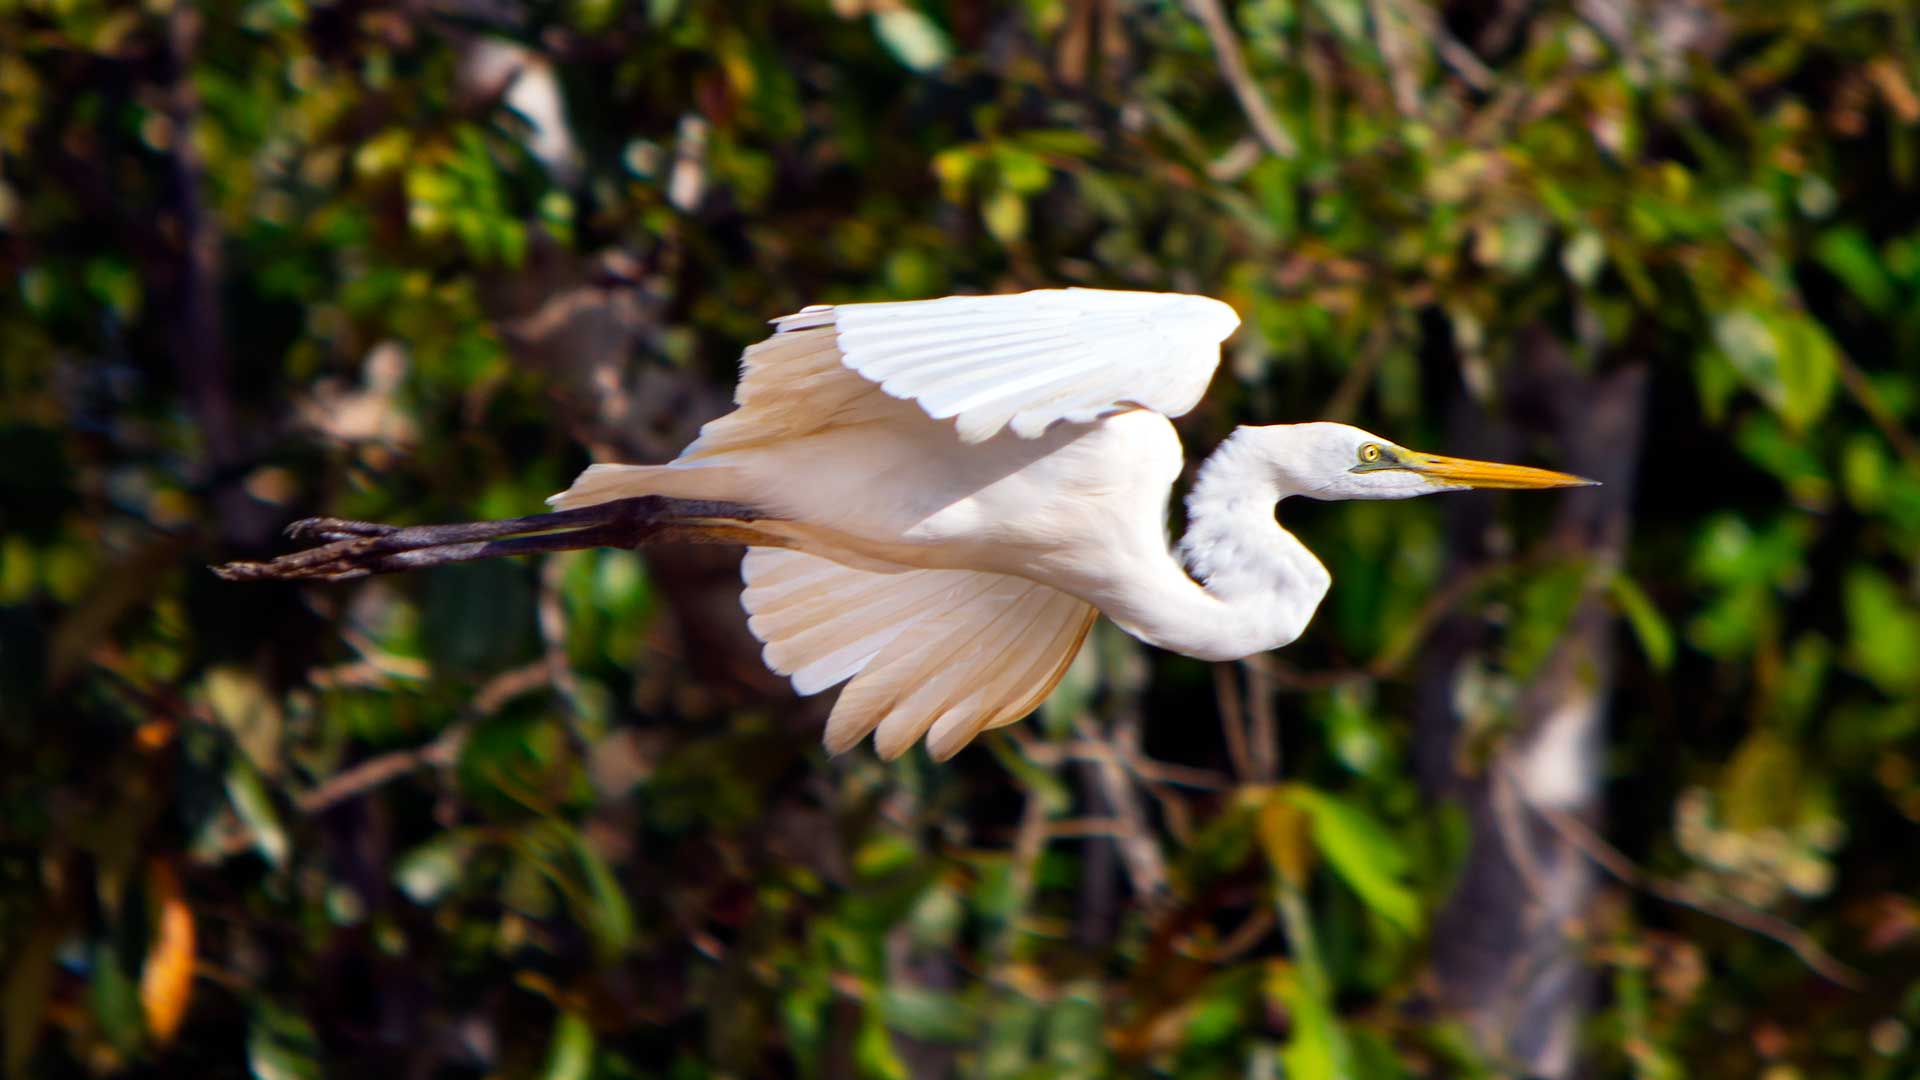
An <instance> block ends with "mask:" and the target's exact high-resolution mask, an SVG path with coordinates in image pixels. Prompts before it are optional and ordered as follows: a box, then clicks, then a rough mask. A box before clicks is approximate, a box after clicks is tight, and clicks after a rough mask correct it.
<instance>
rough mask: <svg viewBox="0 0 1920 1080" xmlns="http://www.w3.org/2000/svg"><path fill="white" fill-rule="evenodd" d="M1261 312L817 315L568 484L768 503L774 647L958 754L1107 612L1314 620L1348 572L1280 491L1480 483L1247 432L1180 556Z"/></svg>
mask: <svg viewBox="0 0 1920 1080" xmlns="http://www.w3.org/2000/svg"><path fill="white" fill-rule="evenodd" d="M1237 321H1238V320H1237V318H1236V317H1235V316H1234V315H1233V313H1232V311H1231V309H1229V308H1227V307H1226V306H1225V305H1224V304H1220V303H1218V302H1217V301H1213V300H1207V299H1205V298H1201V297H1188V296H1178V295H1170V294H1152V293H1109V292H1096V291H1092V290H1081V289H1074V290H1052V291H1047V292H1036V293H1024V294H1019V295H1015V296H996V297H949V298H947V299H944V300H933V301H921V302H913V303H899V304H871V305H847V306H842V307H838V308H817V309H808V310H807V311H804V312H801V313H800V314H798V315H793V316H788V317H787V318H785V319H781V320H778V321H777V325H778V331H777V332H776V333H775V334H774V336H773V337H771V338H769V339H767V340H766V341H764V342H761V343H760V344H758V345H755V346H753V347H752V348H750V349H748V350H747V355H746V358H745V371H744V373H743V376H742V379H741V383H740V388H739V392H738V394H737V396H736V400H737V401H738V403H739V406H740V407H739V408H738V409H737V410H735V411H734V412H732V413H730V414H728V415H726V416H724V417H721V418H720V419H718V420H715V421H713V422H711V423H709V424H708V425H706V427H705V428H703V429H702V431H701V435H700V438H699V439H698V440H697V441H695V442H694V444H693V445H692V446H689V447H688V448H687V449H686V451H684V452H683V453H682V454H681V456H680V457H679V458H678V459H676V460H675V461H674V462H672V463H670V464H668V465H664V466H594V467H593V468H591V469H589V470H587V472H585V473H584V474H582V475H581V477H580V478H579V479H578V480H577V481H575V483H574V486H573V487H572V488H570V489H569V490H567V491H566V492H564V493H562V494H561V495H558V496H555V497H554V499H553V500H551V501H553V502H554V503H555V504H556V505H559V506H561V507H575V506H584V505H591V504H593V503H597V502H605V501H608V500H612V499H619V498H626V497H630V496H634V495H648V494H655V495H667V496H674V497H680V498H692V499H709V500H721V501H727V502H736V503H744V504H747V505H749V506H751V507H753V508H754V509H755V510H756V512H757V513H758V514H760V515H763V517H762V519H760V520H756V521H754V522H752V523H751V524H750V525H748V526H747V528H748V529H749V530H750V531H751V532H752V533H753V534H754V535H756V536H757V537H759V538H760V539H762V540H763V541H765V546H755V547H753V548H751V549H750V551H749V553H748V555H747V558H746V560H745V562H744V564H743V576H744V578H745V581H746V589H745V590H744V592H743V600H744V602H745V604H746V607H747V609H748V611H749V613H750V616H751V618H750V620H749V626H750V627H751V628H752V629H753V630H754V632H755V633H756V634H757V635H759V636H760V638H761V639H762V640H763V641H765V642H766V652H765V655H766V659H767V662H768V664H769V665H770V666H771V667H773V668H774V669H775V670H777V671H780V672H782V673H783V674H788V675H791V676H792V677H793V680H794V685H795V687H796V689H798V690H799V691H800V692H801V693H813V692H816V691H818V690H822V689H825V688H826V687H829V686H832V685H834V684H836V683H839V682H841V681H844V680H847V679H852V683H851V684H850V685H849V686H848V687H847V689H846V690H845V691H844V692H843V693H842V696H841V699H840V701H839V702H838V703H837V704H836V705H835V708H834V713H833V716H832V718H831V719H830V720H829V722H828V729H827V736H826V739H827V743H828V746H829V747H830V748H832V749H834V750H836V751H838V750H842V749H845V748H847V747H848V746H851V745H853V744H854V743H856V742H858V741H859V740H860V739H861V738H863V737H864V736H865V735H866V734H867V733H868V732H877V734H876V743H877V744H878V746H879V749H880V751H881V753H882V754H883V755H886V756H889V757H890V756H893V755H896V754H899V753H901V752H903V751H904V750H905V749H906V748H907V747H908V746H910V745H911V744H912V743H913V742H914V741H916V740H918V739H919V738H921V737H922V736H923V735H925V736H927V738H928V742H929V748H930V750H931V751H932V752H933V753H934V754H935V756H936V757H945V756H947V755H950V754H952V753H953V752H954V751H956V750H958V749H959V748H960V747H961V746H963V745H965V744H966V742H968V741H969V740H971V739H972V738H973V737H975V736H976V735H977V734H978V733H979V732H980V731H982V730H985V729H986V728H989V727H993V726H997V725H999V724H1004V723H1011V722H1012V721H1014V720H1018V719H1020V718H1021V717H1022V716H1024V715H1025V714H1026V713H1027V712H1029V711H1030V710H1031V709H1032V708H1033V706H1034V705H1036V704H1038V703H1039V701H1040V700H1041V699H1043V698H1044V697H1045V696H1046V694H1047V693H1049V692H1050V691H1051V690H1052V688H1053V686H1054V684H1055V683H1056V682H1057V681H1058V680H1059V678H1060V676H1061V674H1063V673H1064V672H1065V670H1066V666H1067V664H1068V663H1069V662H1071V660H1072V658H1073V655H1074V654H1075V653H1076V652H1077V651H1078V649H1079V646H1080V643H1081V641H1082V640H1083V639H1084V637H1085V634H1086V632H1087V629H1088V628H1089V626H1090V625H1091V623H1092V620H1093V617H1094V614H1095V612H1096V610H1097V611H1099V612H1104V613H1106V614H1107V615H1108V616H1109V617H1110V618H1112V619H1113V620H1114V621H1115V622H1116V623H1118V624H1119V625H1120V626H1121V627H1122V628H1124V629H1125V630H1127V631H1128V632H1129V633H1132V634H1134V635H1135V636H1136V637H1139V638H1141V639H1142V640H1144V641H1147V642H1150V643H1152V644H1155V645H1159V646H1161V647H1164V648H1168V649H1172V650H1175V651H1178V652H1181V653H1185V654H1187V655H1190V656H1196V657H1199V658H1201V659H1207V660H1225V659H1234V658H1237V657H1241V656H1246V655H1250V654H1252V653H1255V652H1261V651H1265V650H1267V649H1272V648H1277V647H1279V646H1281V645H1285V644H1287V643H1288V642H1290V641H1292V640H1294V639H1295V638H1296V637H1298V636H1299V634H1300V633H1301V631H1302V630H1303V629H1304V628H1305V627H1306V625H1307V622H1308V620H1309V619H1311V618H1312V616H1313V613H1314V610H1315V609H1316V608H1317V607H1318V605H1319V603H1320V600H1321V598H1322V597H1323V596H1324V595H1325V594H1326V590H1327V587H1328V585H1329V583H1330V579H1329V577H1328V575H1327V572H1326V570H1325V568H1324V567H1322V566H1321V564H1320V563H1319V561H1318V560H1317V559H1315V558H1314V556H1313V555H1312V553H1311V552H1309V551H1307V550H1306V548H1305V547H1304V546H1302V545H1301V544H1300V543H1299V541H1297V540H1296V539H1294V537H1293V536H1292V535H1291V534H1289V533H1287V532H1285V531H1284V530H1283V529H1281V528H1280V527H1279V525H1278V524H1277V523H1276V522H1275V520H1274V506H1275V504H1276V503H1277V502H1278V501H1279V500H1281V499H1283V498H1285V497H1287V496H1289V495H1309V496H1313V497H1317V498H1404V497H1407V496H1410V495H1418V494H1425V493H1427V492H1431V491H1439V490H1448V489H1451V488H1456V487H1460V486H1465V485H1464V484H1462V483H1456V482H1449V481H1448V480H1446V479H1444V478H1442V477H1440V476H1436V475H1431V474H1428V473H1426V472H1424V471H1422V470H1423V469H1424V464H1423V462H1446V461H1448V459H1431V458H1426V456H1424V455H1413V454H1412V452H1410V451H1402V450H1400V449H1399V448H1397V447H1393V445H1392V444H1391V443H1386V442H1385V441H1384V440H1380V439H1378V438H1377V437H1376V436H1372V435H1369V434H1367V433H1366V432H1364V431H1361V430H1359V429H1357V428H1351V427H1347V426H1345V425H1341V424H1301V425H1282V426H1275V427H1264V428H1241V429H1238V430H1237V431H1236V432H1235V433H1234V435H1233V437H1232V438H1230V439H1229V440H1228V441H1227V442H1225V443H1223V444H1222V446H1221V447H1220V448H1219V450H1218V451H1216V453H1215V454H1214V455H1213V456H1212V457H1210V458H1209V459H1208V460H1207V462H1206V463H1205V465H1203V467H1202V469H1201V471H1200V474H1199V476H1198V478H1197V479H1196V482H1195V484H1194V488H1193V492H1192V494H1191V496H1190V497H1189V500H1188V510H1189V515H1188V516H1189V528H1188V532H1187V534H1186V536H1185V537H1183V539H1182V541H1181V544H1180V549H1179V553H1178V554H1179V556H1180V557H1179V558H1178V559H1177V558H1176V557H1175V554H1174V553H1173V552H1170V551H1169V550H1168V546H1167V532H1166V520H1167V499H1168V496H1169V493H1170V490H1171V487H1172V485H1173V483H1174V481H1175V480H1176V479H1177V478H1178V477H1179V475H1180V472H1181V467H1182V453H1181V448H1180V441H1179V438H1178V437H1177V436H1176V434H1175V433H1174V430H1173V426H1172V424H1170V423H1169V422H1168V420H1167V416H1168V415H1178V414H1179V413H1180V412H1184V411H1185V410H1186V409H1188V408H1191V407H1192V405H1193V404H1194V403H1195V402H1197V401H1198V399H1199V397H1200V394H1201V393H1202V392H1203V391H1204V389H1205V386H1206V384H1207V381H1208V380H1209V379H1210V378H1211V376H1212V374H1213V369H1214V367H1215V366H1216V365H1217V363H1218V359H1219V342H1220V341H1221V340H1222V339H1224V338H1225V337H1226V335H1227V334H1228V333H1230V332H1231V331H1232V330H1233V328H1234V326H1235V325H1236V324H1237ZM1383 453H1384V454H1385V455H1386V456H1385V458H1384V459H1383V458H1381V455H1382V454H1383ZM1367 454H1373V455H1374V457H1373V458H1368V457H1366V455H1367ZM1415 458H1419V459H1421V460H1420V461H1416V460H1415ZM1455 464H1466V465H1475V466H1478V463H1455ZM1486 468H1488V469H1507V470H1509V472H1512V471H1513V470H1511V468H1510V467H1505V466H1487V467H1486ZM1518 471H1519V472H1522V473H1535V472H1537V471H1536V470H1518ZM1503 475H1504V474H1503ZM1538 475H1539V476H1550V477H1556V478H1559V479H1560V480H1572V479H1573V478H1566V477H1560V475H1559V474H1545V473H1540V474H1538ZM1510 478H1511V477H1509V479H1510ZM1472 482H1474V481H1471V480H1469V481H1468V483H1472ZM1487 482H1488V483H1492V482H1493V481H1490V480H1489V481H1487ZM1503 486H1509V485H1503ZM1511 486H1541V485H1540V483H1538V482H1533V483H1528V484H1524V485H1511ZM1182 560H1184V562H1185V564H1186V565H1185V569H1183V567H1182V565H1181V563H1182ZM1188 571H1191V572H1192V576H1189V573H1188ZM1196 578H1197V579H1198V580H1196Z"/></svg>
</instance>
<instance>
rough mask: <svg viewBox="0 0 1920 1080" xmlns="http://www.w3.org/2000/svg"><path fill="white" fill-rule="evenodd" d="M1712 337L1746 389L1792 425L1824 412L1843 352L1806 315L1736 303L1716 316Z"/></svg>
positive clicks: (1803, 424)
mask: <svg viewBox="0 0 1920 1080" xmlns="http://www.w3.org/2000/svg"><path fill="white" fill-rule="evenodd" d="M1713 339H1714V344H1715V345H1716V346H1717V347H1718V349H1719V350H1720V352H1721V353H1722V354H1723V355H1724V356H1725V357H1726V358H1727V360H1728V361H1729V362H1731V363H1732V365H1733V369H1734V370H1735V371H1736V372H1738V373H1739V374H1740V376H1741V378H1742V379H1743V380H1744V381H1745V382H1746V384H1747V386H1748V388H1749V389H1751V390H1752V391H1753V392H1754V393H1755V394H1757V395H1758V396H1759V397H1760V400H1762V401H1764V402H1766V403H1767V405H1768V406H1770V407H1771V408H1772V409H1773V410H1774V411H1775V412H1777V413H1779V414H1780V418H1781V419H1783V420H1785V421H1786V422H1787V424H1788V426H1790V427H1792V428H1794V429H1795V430H1804V429H1805V428H1806V427H1807V426H1808V425H1809V424H1811V423H1812V422H1813V421H1815V420H1817V419H1819V417H1820V415H1821V414H1822V413H1824V412H1826V409H1827V405H1828V403H1829V402H1830V401H1831V400H1832V398H1833V388H1834V383H1835V380H1836V378H1837V376H1838V372H1839V366H1840V363H1839V361H1840V353H1839V350H1838V349H1837V348H1836V347H1835V346H1834V344H1833V340H1832V339H1831V338H1829V337H1828V336H1827V333H1826V331H1825V329H1823V328H1822V327H1821V326H1820V325H1819V324H1818V323H1816V322H1814V321H1813V319H1811V318H1810V317H1808V316H1807V315H1806V314H1804V313H1802V312H1797V311H1790V310H1784V309H1762V308H1756V307H1737V308H1734V309H1732V310H1730V311H1727V312H1724V313H1722V314H1721V315H1720V316H1719V317H1718V318H1717V319H1715V320H1714V326H1713Z"/></svg>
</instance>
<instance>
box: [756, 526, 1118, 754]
mask: <svg viewBox="0 0 1920 1080" xmlns="http://www.w3.org/2000/svg"><path fill="white" fill-rule="evenodd" d="M741 577H742V578H743V579H744V580H745V582H746V588H745V590H743V592H742V594H741V598H742V601H743V602H744V603H745V604H746V608H747V611H748V614H749V618H748V620H747V625H748V627H749V628H751V629H752V630H753V633H754V635H755V636H756V637H758V638H759V639H760V640H761V641H763V642H765V643H766V648H765V650H764V654H763V655H764V656H765V658H766V661H767V666H768V667H770V668H772V669H773V670H775V671H777V672H779V673H781V674H782V675H787V676H790V677H792V679H793V687H794V689H795V690H797V691H799V692H800V693H802V694H812V693H817V692H819V691H821V690H825V689H826V688H828V687H830V686H833V685H834V684H836V683H839V682H842V681H845V680H847V679H849V678H850V679H852V680H853V681H852V682H851V683H848V685H847V687H846V689H844V690H842V691H841V692H840V700H839V701H838V702H836V703H835V704H834V707H833V715H832V716H831V717H830V718H829V719H828V720H827V732H826V744H827V749H828V750H830V751H832V752H833V753H836V754H837V753H840V752H841V751H843V750H846V749H848V748H850V747H852V746H853V745H854V744H855V743H857V742H859V741H860V740H861V739H863V738H865V737H866V736H867V734H868V733H869V732H873V733H874V746H875V748H876V749H877V750H879V752H880V756H882V757H885V758H894V757H898V756H900V755H901V754H902V753H905V752H906V749H907V748H908V747H910V746H912V745H913V744H914V743H915V742H916V741H918V740H919V739H920V738H921V737H922V736H925V737H926V740H927V752H928V753H930V754H932V755H933V757H934V758H935V759H937V760H945V759H946V758H948V757H951V756H953V754H954V753H956V752H957V751H959V749H960V748H961V747H963V746H965V745H966V744H967V743H969V742H972V741H973V739H974V738H975V737H976V736H978V735H979V734H980V733H981V732H982V731H985V730H987V729H988V728H993V727H999V726H1001V725H1003V724H1010V723H1013V722H1014V721H1016V720H1019V719H1020V718H1021V717H1023V716H1025V715H1027V714H1028V713H1029V712H1032V711H1033V709H1034V708H1035V707H1036V706H1038V705H1039V704H1040V702H1041V701H1042V700H1043V699H1045V698H1046V696H1047V695H1048V694H1050V693H1052V692H1053V688H1054V686H1055V685H1056V684H1058V683H1059V681H1060V677H1061V676H1062V675H1064V674H1065V673H1066V670H1067V665H1069V664H1071V663H1072V662H1073V658H1074V655H1075V654H1076V653H1078V652H1079V651H1080V644H1081V642H1083V641H1085V640H1086V636H1087V630H1088V629H1089V628H1090V627H1091V626H1092V625H1093V620H1094V617H1095V615H1096V614H1097V613H1096V612H1095V611H1094V609H1093V607H1092V606H1090V605H1089V604H1087V603H1086V602H1085V601H1082V600H1077V599H1075V598H1073V597H1071V596H1068V595H1067V594H1065V593H1063V592H1060V591H1058V590H1055V589H1050V588H1048V587H1047V586H1045V585H1039V584H1036V583H1034V582H1031V581H1027V580H1025V579H1023V578H1016V577H1008V576H1006V575H1003V574H987V573H978V572H975V571H971V570H903V571H902V572H900V573H897V574H882V573H874V572H871V571H866V570H855V569H853V568H851V567H847V566H842V565H840V564H839V563H835V562H832V561H830V560H828V559H823V558H820V557H819V556H817V555H808V554H805V553H803V552H799V551H791V550H787V549H783V548H764V547H756V548H749V549H748V551H747V557H746V559H745V561H744V562H742V564H741Z"/></svg>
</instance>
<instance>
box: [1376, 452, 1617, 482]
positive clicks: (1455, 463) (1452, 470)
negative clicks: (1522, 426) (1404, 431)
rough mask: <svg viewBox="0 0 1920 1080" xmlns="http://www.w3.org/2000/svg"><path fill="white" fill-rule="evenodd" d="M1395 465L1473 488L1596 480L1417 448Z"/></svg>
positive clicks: (1401, 455)
mask: <svg viewBox="0 0 1920 1080" xmlns="http://www.w3.org/2000/svg"><path fill="white" fill-rule="evenodd" d="M1399 466H1400V468H1403V469H1407V470H1409V471H1412V472H1417V473H1419V474H1421V475H1422V476H1431V477H1433V478H1434V479H1435V480H1440V481H1444V482H1446V483H1449V484H1463V485H1465V486H1467V487H1477V488H1558V487H1595V486H1597V485H1598V484H1599V483H1600V481H1598V480H1589V479H1587V478H1586V477H1584V476H1574V475H1572V474H1571V473H1563V472H1554V471H1552V470H1550V469H1534V468H1529V467H1527V466H1525V465H1502V464H1500V463H1499V462H1497V461H1474V460H1472V459H1470V458H1455V457H1442V456H1441V455H1439V454H1423V453H1421V452H1419V451H1418V450H1403V451H1401V452H1400V462H1399Z"/></svg>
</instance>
